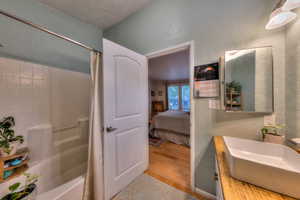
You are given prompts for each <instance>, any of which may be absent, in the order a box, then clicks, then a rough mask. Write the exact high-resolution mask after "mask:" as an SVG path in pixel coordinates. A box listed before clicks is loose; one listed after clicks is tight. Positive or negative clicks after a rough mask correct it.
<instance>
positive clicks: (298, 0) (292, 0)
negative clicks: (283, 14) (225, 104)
mask: <svg viewBox="0 0 300 200" xmlns="http://www.w3.org/2000/svg"><path fill="white" fill-rule="evenodd" d="M299 7H300V0H286V1H285V3H284V4H283V6H282V10H285V11H288V10H293V9H295V8H299Z"/></svg>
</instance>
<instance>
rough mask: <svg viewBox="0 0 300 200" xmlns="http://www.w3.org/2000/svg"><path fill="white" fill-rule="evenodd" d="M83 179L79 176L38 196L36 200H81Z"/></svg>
mask: <svg viewBox="0 0 300 200" xmlns="http://www.w3.org/2000/svg"><path fill="white" fill-rule="evenodd" d="M83 185H84V177H83V176H80V177H78V178H76V179H73V180H71V181H69V182H67V183H65V184H63V185H60V186H58V187H56V188H54V189H53V190H50V191H48V192H45V193H42V194H40V195H38V197H37V200H81V197H82V193H83Z"/></svg>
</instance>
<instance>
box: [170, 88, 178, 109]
mask: <svg viewBox="0 0 300 200" xmlns="http://www.w3.org/2000/svg"><path fill="white" fill-rule="evenodd" d="M168 105H169V109H170V110H179V86H169V87H168Z"/></svg>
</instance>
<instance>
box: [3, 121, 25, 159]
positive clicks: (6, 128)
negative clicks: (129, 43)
mask: <svg viewBox="0 0 300 200" xmlns="http://www.w3.org/2000/svg"><path fill="white" fill-rule="evenodd" d="M14 126H15V119H14V118H13V117H11V116H10V117H5V118H4V119H2V120H1V121H0V148H2V149H3V151H4V152H5V153H7V154H9V153H10V152H11V150H12V149H11V148H10V144H11V143H12V142H20V143H21V144H22V143H23V142H24V137H23V136H21V135H20V136H15V131H14V130H13V127H14Z"/></svg>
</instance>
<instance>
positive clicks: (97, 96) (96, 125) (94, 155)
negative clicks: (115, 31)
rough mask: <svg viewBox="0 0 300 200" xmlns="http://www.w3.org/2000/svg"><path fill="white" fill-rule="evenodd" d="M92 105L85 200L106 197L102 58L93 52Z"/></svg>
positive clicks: (96, 199) (100, 199)
mask: <svg viewBox="0 0 300 200" xmlns="http://www.w3.org/2000/svg"><path fill="white" fill-rule="evenodd" d="M90 62H91V82H92V84H91V88H92V90H91V106H90V118H89V121H90V123H89V152H88V169H87V174H86V178H85V182H84V191H83V197H82V199H83V200H103V199H104V176H103V143H102V141H103V133H102V114H101V110H102V102H101V101H102V82H101V80H102V78H101V77H102V58H101V55H100V53H97V52H92V53H91V61H90Z"/></svg>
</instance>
